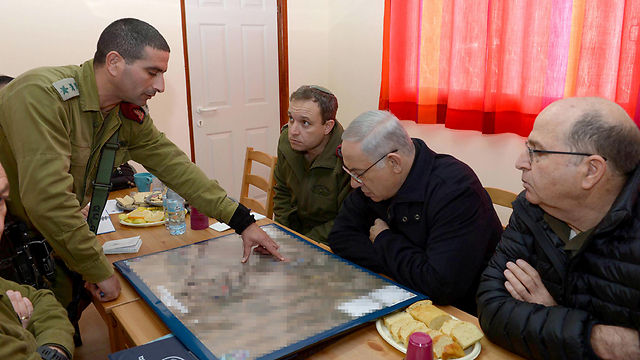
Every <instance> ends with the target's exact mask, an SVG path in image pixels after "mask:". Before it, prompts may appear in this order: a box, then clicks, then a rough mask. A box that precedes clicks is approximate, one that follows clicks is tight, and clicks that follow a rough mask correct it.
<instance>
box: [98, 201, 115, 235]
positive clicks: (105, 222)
mask: <svg viewBox="0 0 640 360" xmlns="http://www.w3.org/2000/svg"><path fill="white" fill-rule="evenodd" d="M114 231H116V228H115V227H113V223H112V222H111V217H110V216H109V213H108V212H107V209H106V208H105V209H102V216H100V224H98V235H102V234H106V233H110V232H114Z"/></svg>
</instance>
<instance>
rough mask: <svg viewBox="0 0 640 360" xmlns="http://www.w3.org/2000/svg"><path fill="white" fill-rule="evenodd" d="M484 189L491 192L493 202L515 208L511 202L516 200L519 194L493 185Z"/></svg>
mask: <svg viewBox="0 0 640 360" xmlns="http://www.w3.org/2000/svg"><path fill="white" fill-rule="evenodd" d="M484 189H485V190H487V192H488V193H489V196H490V197H491V202H492V203H494V204H496V205H500V206H504V207H508V208H509V209H513V206H511V203H512V202H514V201H515V200H516V198H517V197H518V194H516V193H512V192H511V191H507V190H502V189H498V188H492V187H485V188H484Z"/></svg>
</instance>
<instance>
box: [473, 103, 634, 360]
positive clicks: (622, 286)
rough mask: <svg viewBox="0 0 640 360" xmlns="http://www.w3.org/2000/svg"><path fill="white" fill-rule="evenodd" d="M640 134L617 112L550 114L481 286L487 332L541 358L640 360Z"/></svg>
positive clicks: (572, 109) (531, 144)
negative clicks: (639, 198)
mask: <svg viewBox="0 0 640 360" xmlns="http://www.w3.org/2000/svg"><path fill="white" fill-rule="evenodd" d="M639 162H640V130H638V127H637V126H636V124H634V122H633V121H632V120H631V118H630V117H629V115H627V113H626V112H625V111H624V110H623V109H622V108H621V107H620V106H618V105H617V104H615V103H613V102H611V101H609V100H605V99H602V98H587V97H585V98H566V99H562V100H558V101H556V102H554V103H552V104H551V105H549V106H547V107H546V108H545V109H544V110H542V111H541V112H540V114H539V115H538V117H537V118H536V120H535V123H534V125H533V130H532V131H531V134H530V135H529V138H528V140H527V142H526V151H524V152H523V153H522V155H520V157H519V158H518V160H517V162H516V168H518V169H519V170H521V171H522V182H523V184H524V188H525V190H524V191H523V192H522V193H521V194H520V195H519V196H518V198H517V200H516V201H515V202H514V203H513V214H512V215H511V219H510V220H509V225H508V226H507V228H506V230H505V232H504V235H503V237H502V241H501V242H500V245H499V246H498V248H497V251H496V255H495V256H494V257H493V259H492V260H491V262H490V263H489V267H488V268H487V269H486V270H485V272H484V274H483V276H482V280H481V283H480V287H479V289H478V313H479V320H480V325H481V326H482V329H483V330H484V332H485V334H486V335H487V337H488V338H489V339H490V340H491V341H492V342H494V343H496V344H498V345H500V346H502V347H504V348H506V349H507V350H509V351H512V352H515V353H518V354H520V355H522V356H524V357H526V358H529V359H618V360H623V359H640V341H639V339H638V328H639V327H640V308H639V307H638V306H639V305H640V201H638V195H639V194H640V169H639V166H638V164H639Z"/></svg>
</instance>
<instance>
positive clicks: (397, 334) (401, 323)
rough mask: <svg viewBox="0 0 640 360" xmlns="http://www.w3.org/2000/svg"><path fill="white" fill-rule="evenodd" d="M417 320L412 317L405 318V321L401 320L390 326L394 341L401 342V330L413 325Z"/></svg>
mask: <svg viewBox="0 0 640 360" xmlns="http://www.w3.org/2000/svg"><path fill="white" fill-rule="evenodd" d="M414 321H415V320H414V319H413V318H411V317H409V318H408V319H407V318H404V319H400V320H398V321H396V322H394V323H393V324H391V325H389V327H388V328H387V329H389V332H390V333H391V336H392V337H393V339H394V340H395V341H397V342H400V329H401V328H402V327H403V326H405V325H407V324H411V323H413V322H414Z"/></svg>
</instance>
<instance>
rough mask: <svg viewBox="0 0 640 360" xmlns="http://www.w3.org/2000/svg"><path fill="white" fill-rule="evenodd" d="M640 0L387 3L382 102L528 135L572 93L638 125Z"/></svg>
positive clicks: (413, 116)
mask: <svg viewBox="0 0 640 360" xmlns="http://www.w3.org/2000/svg"><path fill="white" fill-rule="evenodd" d="M639 28H640V1H638V0H520V1H513V0H386V5H385V15H384V47H383V49H384V50H383V59H382V86H381V90H380V106H379V107H380V109H388V110H390V111H391V112H393V113H394V114H395V115H396V116H398V117H399V118H400V119H404V120H415V121H416V122H418V123H444V124H445V126H446V127H448V128H452V129H465V130H479V131H482V132H483V133H487V134H494V133H504V132H511V133H516V134H519V135H521V136H528V135H529V132H530V131H531V128H532V125H533V121H534V119H535V117H536V116H537V114H538V113H539V112H540V110H542V109H543V108H544V107H545V106H547V105H548V104H550V103H551V102H553V101H555V100H558V99H561V98H564V97H571V96H601V97H604V98H607V99H609V100H612V101H615V102H617V103H618V104H619V105H620V106H622V107H623V108H624V109H625V110H626V111H627V112H628V113H629V115H630V116H631V117H632V118H633V119H634V120H635V122H636V124H638V125H639V126H640V97H639V96H638V92H639V91H638V90H639V89H640V41H639V32H640V31H639Z"/></svg>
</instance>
